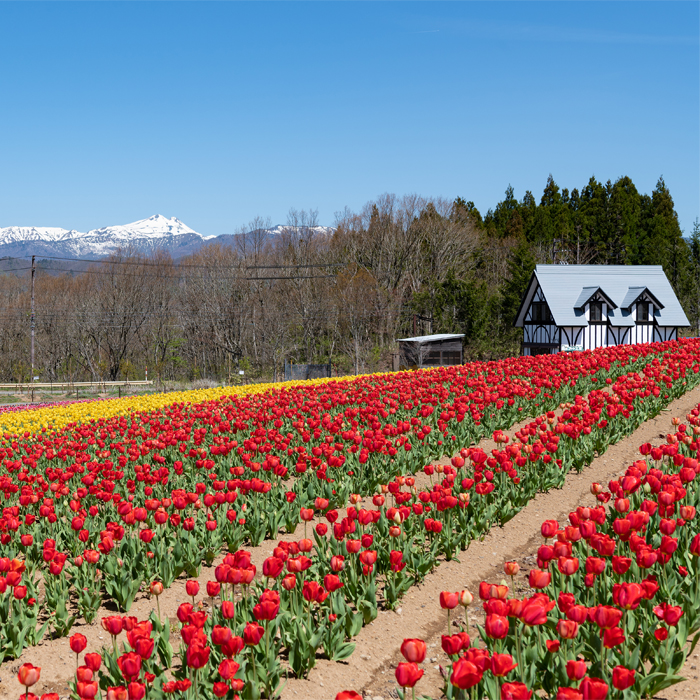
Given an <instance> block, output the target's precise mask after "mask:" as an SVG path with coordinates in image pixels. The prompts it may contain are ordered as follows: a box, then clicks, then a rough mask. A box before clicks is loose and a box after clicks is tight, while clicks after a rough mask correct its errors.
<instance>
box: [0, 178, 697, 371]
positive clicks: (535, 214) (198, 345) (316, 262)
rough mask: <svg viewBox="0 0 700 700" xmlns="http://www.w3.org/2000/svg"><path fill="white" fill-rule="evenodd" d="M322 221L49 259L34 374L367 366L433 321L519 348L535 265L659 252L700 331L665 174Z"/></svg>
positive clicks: (506, 350) (19, 328) (19, 296)
mask: <svg viewBox="0 0 700 700" xmlns="http://www.w3.org/2000/svg"><path fill="white" fill-rule="evenodd" d="M317 225H318V214H317V212H315V211H296V210H292V211H290V214H289V217H288V221H287V228H286V229H285V230H284V231H283V232H282V233H281V234H278V235H277V236H276V237H275V238H274V240H273V239H271V237H270V236H269V235H268V234H267V232H266V230H265V229H267V228H269V227H270V222H269V221H264V220H262V219H260V218H258V219H256V220H254V221H253V222H251V223H250V224H249V225H248V226H247V227H245V229H242V230H241V231H240V232H239V235H237V236H235V237H234V241H235V242H234V243H233V244H232V245H230V246H222V245H217V244H210V245H206V246H204V247H203V248H202V249H201V250H199V251H198V252H197V253H195V254H193V255H190V256H188V257H186V258H182V259H179V260H177V261H175V260H173V259H172V258H171V257H170V256H169V255H168V254H166V253H163V252H156V253H153V254H151V255H145V254H142V253H138V252H135V251H131V250H128V249H126V250H122V251H119V252H118V253H116V254H114V255H112V256H110V257H109V258H107V259H106V260H104V261H101V262H99V263H95V264H93V265H91V266H89V267H88V268H87V269H85V270H83V271H81V272H61V271H60V269H56V266H53V267H50V266H48V264H46V263H44V264H42V263H41V262H40V264H39V271H38V272H37V275H36V278H35V309H36V314H35V318H36V331H35V334H36V356H35V376H39V377H41V379H42V380H46V381H48V380H54V381H58V380H65V379H71V380H75V381H77V380H79V379H83V380H84V379H92V380H96V381H99V380H103V379H128V378H132V379H137V378H143V376H144V373H145V371H146V369H148V371H149V377H150V378H153V377H157V378H159V379H161V380H176V379H189V380H192V379H197V378H200V377H206V378H210V379H215V380H217V381H227V380H229V378H230V377H231V375H232V374H233V373H236V374H237V373H238V371H239V370H240V369H243V370H244V371H245V372H246V374H247V375H248V376H253V377H260V378H269V379H273V380H277V379H278V378H280V376H281V374H282V371H283V366H284V362H285V361H291V362H295V363H331V364H332V365H333V366H334V367H335V368H336V370H337V371H338V373H340V374H347V373H361V372H368V371H375V370H380V369H386V368H389V367H390V366H391V357H392V353H394V352H395V351H396V343H395V341H396V339H397V338H400V337H404V336H410V335H415V334H426V333H450V332H455V333H464V334H465V357H466V358H479V359H491V358H497V357H502V356H506V355H513V354H517V353H518V352H519V349H520V334H521V331H518V330H516V329H514V328H513V319H514V316H515V313H516V311H517V308H518V305H519V304H520V299H521V297H522V294H523V292H524V290H525V287H526V286H527V283H528V281H529V279H530V276H531V274H532V271H533V270H534V267H535V265H536V264H537V263H562V264H563V263H568V264H605V265H607V264H630V265H639V264H648V265H654V264H661V265H663V267H664V270H665V271H666V274H667V276H668V278H669V280H670V281H671V284H672V285H673V287H674V289H675V291H676V293H677V295H678V296H679V298H680V300H681V303H682V305H683V307H684V309H685V311H686V314H687V315H688V318H689V319H690V321H691V323H692V332H693V333H694V334H697V333H698V325H699V324H700V226H699V225H698V223H697V222H696V224H695V226H694V229H693V231H692V233H691V234H690V235H689V236H688V237H687V238H684V236H683V233H682V231H681V229H680V225H679V222H678V216H677V214H676V211H675V208H674V204H673V199H672V197H671V194H670V192H669V190H668V188H667V187H666V185H665V183H664V181H663V179H659V181H658V183H657V185H656V188H655V189H654V191H653V192H652V194H651V195H647V194H641V193H639V192H638V190H637V189H636V187H635V186H634V184H633V182H632V181H631V179H630V178H628V177H623V178H620V179H619V180H617V181H616V182H614V183H613V182H611V181H608V182H607V183H605V184H603V183H600V182H598V181H597V180H596V179H595V178H591V179H590V180H589V182H588V183H587V185H586V186H585V187H583V188H582V189H581V190H580V191H579V190H578V189H574V190H572V191H571V192H569V191H568V190H567V189H560V188H559V186H558V185H557V184H556V183H555V182H554V180H553V178H552V177H551V176H550V177H549V179H548V181H547V183H546V185H545V188H544V191H543V193H542V196H541V198H540V201H539V202H537V201H536V199H535V197H534V196H533V194H532V193H531V192H529V191H528V192H526V193H525V195H524V196H523V198H522V199H521V200H518V199H516V198H515V194H514V191H513V188H512V187H508V189H507V190H506V192H505V197H504V199H503V200H502V201H501V202H499V203H498V205H497V206H496V207H495V208H494V209H492V210H489V211H488V212H486V213H485V214H484V215H482V214H481V213H480V212H479V211H478V210H477V208H476V207H475V205H474V203H473V202H469V201H465V200H464V199H462V198H457V199H456V200H454V201H449V200H446V199H441V198H425V197H420V196H418V195H407V196H403V197H397V196H395V195H389V194H385V195H382V196H380V197H378V198H377V199H376V200H374V201H371V202H368V203H367V204H366V205H365V206H364V207H363V208H362V209H361V210H360V211H358V212H354V211H351V210H349V209H347V208H346V209H345V210H344V211H342V212H339V213H338V214H336V221H335V232H334V233H332V234H328V235H325V234H319V233H318V232H317V231H316V230H315V227H316V226H317ZM5 262H9V263H12V262H13V261H7V260H6V261H5ZM29 282H30V278H29V276H28V274H27V273H26V272H22V273H18V272H14V273H12V272H7V273H4V274H0V304H1V305H2V310H1V311H0V321H1V323H0V357H2V358H3V361H2V363H0V379H1V380H2V381H26V380H27V379H28V377H29V374H30V366H29V315H30V284H29Z"/></svg>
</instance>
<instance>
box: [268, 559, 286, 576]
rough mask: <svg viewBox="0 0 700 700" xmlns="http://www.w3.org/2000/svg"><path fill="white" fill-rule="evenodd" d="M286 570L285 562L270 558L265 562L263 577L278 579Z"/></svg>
mask: <svg viewBox="0 0 700 700" xmlns="http://www.w3.org/2000/svg"><path fill="white" fill-rule="evenodd" d="M283 569H284V562H283V561H282V560H281V559H278V558H277V557H268V558H267V559H265V561H264V562H263V576H265V577H266V578H277V577H278V576H279V575H280V574H281V573H282V570H283Z"/></svg>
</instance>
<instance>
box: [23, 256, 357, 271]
mask: <svg viewBox="0 0 700 700" xmlns="http://www.w3.org/2000/svg"><path fill="white" fill-rule="evenodd" d="M19 257H20V258H31V257H32V256H31V255H20V256H19ZM36 257H39V256H36ZM41 260H68V261H70V262H86V263H92V264H93V265H136V266H140V267H163V266H164V263H157V262H148V261H145V260H144V261H143V262H137V261H132V260H88V259H85V258H60V257H57V256H52V255H42V256H41ZM173 265H174V266H175V267H177V268H192V269H204V270H211V269H212V267H215V268H216V269H229V270H236V269H244V270H273V269H279V270H288V269H298V268H306V267H344V266H345V265H344V264H343V263H313V264H312V263H310V264H308V265H246V266H244V267H242V268H239V267H237V266H228V265H227V266H224V267H217V266H215V265H211V264H209V265H191V264H189V263H187V264H184V263H179V264H178V263H173ZM18 269H20V268H18ZM21 269H23V270H30V269H31V267H26V268H21ZM47 269H50V268H47ZM71 272H75V271H74V270H71ZM81 272H82V270H81Z"/></svg>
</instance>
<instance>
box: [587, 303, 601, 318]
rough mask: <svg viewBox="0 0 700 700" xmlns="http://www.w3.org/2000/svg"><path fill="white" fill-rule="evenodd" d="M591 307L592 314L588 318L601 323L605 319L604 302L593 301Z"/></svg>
mask: <svg viewBox="0 0 700 700" xmlns="http://www.w3.org/2000/svg"><path fill="white" fill-rule="evenodd" d="M589 309H590V314H589V318H588V320H589V321H590V322H591V323H601V322H602V321H603V302H602V301H592V302H591V304H590V307H589Z"/></svg>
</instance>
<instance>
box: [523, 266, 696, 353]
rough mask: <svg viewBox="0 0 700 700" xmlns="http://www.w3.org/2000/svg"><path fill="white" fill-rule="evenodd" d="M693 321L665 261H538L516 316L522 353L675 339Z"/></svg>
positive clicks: (585, 348)
mask: <svg viewBox="0 0 700 700" xmlns="http://www.w3.org/2000/svg"><path fill="white" fill-rule="evenodd" d="M689 325H690V324H689V323H688V319H687V318H686V315H685V313H684V312H683V309H682V308H681V305H680V303H679V301H678V299H677V298H676V295H675V293H674V291H673V289H672V287H671V285H670V283H669V281H668V279H667V278H666V275H665V274H664V271H663V269H662V267H661V265H538V266H537V267H536V268H535V271H534V272H533V274H532V277H531V279H530V284H529V285H528V287H527V291H526V292H525V296H524V297H523V300H522V302H521V304H520V309H519V310H518V315H517V316H516V319H515V326H516V328H522V329H523V333H524V335H523V355H543V354H551V353H555V352H561V351H569V350H592V349H593V348H599V347H606V346H610V345H623V344H634V343H653V342H659V341H663V340H675V339H676V338H677V337H678V329H679V328H685V327H688V326H689Z"/></svg>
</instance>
